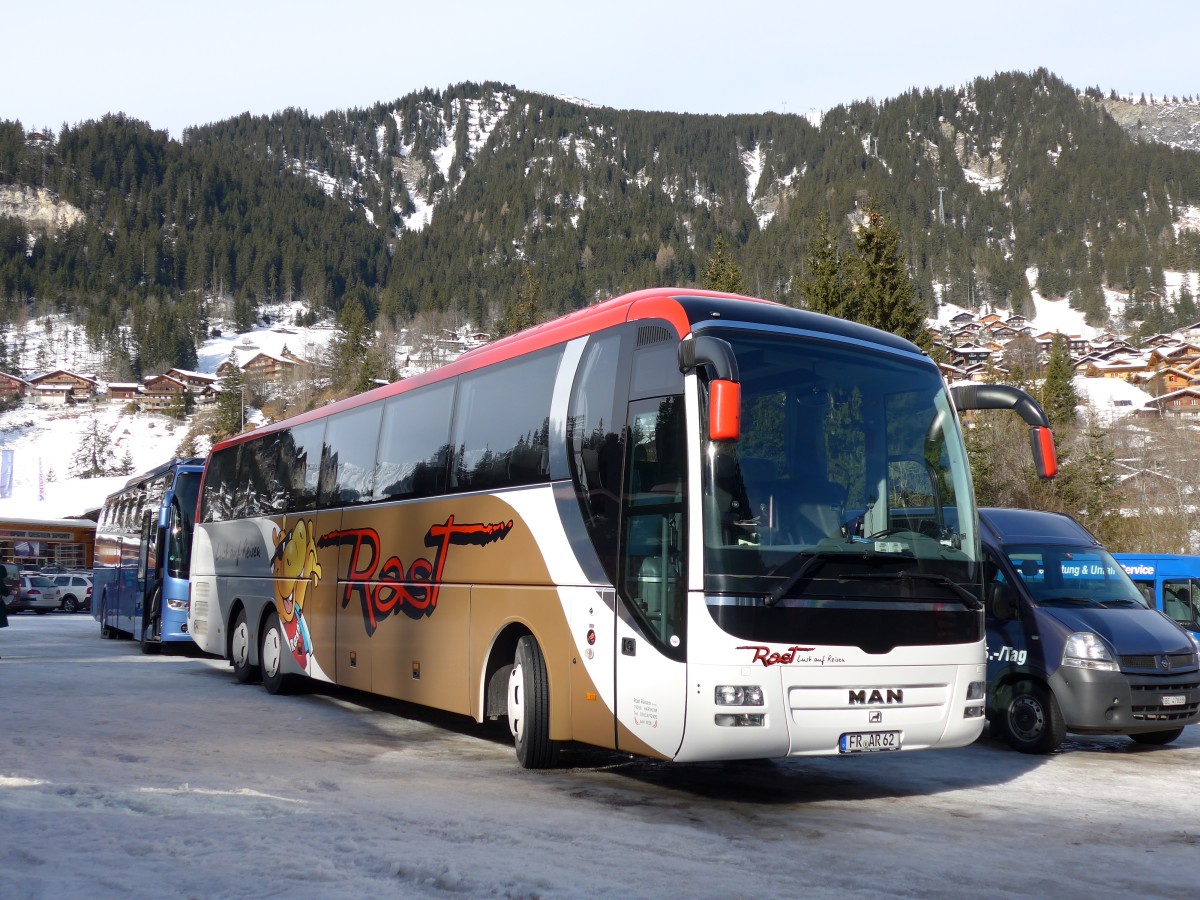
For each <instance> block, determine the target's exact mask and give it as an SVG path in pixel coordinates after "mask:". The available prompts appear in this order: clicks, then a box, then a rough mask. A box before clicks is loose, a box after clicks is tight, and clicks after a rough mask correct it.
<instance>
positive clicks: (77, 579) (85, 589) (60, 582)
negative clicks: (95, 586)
mask: <svg viewBox="0 0 1200 900" xmlns="http://www.w3.org/2000/svg"><path fill="white" fill-rule="evenodd" d="M47 577H48V578H49V579H50V580H51V581H53V582H54V583H55V584H56V585H57V586H58V587H60V588H62V601H61V605H60V606H59V608H60V609H61V610H62V611H63V612H69V613H73V612H85V611H87V610H89V609H91V608H92V573H91V572H63V573H62V574H60V575H48V576H47Z"/></svg>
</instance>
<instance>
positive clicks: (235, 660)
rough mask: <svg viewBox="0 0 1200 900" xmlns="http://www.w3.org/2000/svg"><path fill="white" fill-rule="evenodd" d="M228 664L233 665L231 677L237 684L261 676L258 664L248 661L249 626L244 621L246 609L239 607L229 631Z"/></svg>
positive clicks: (253, 680)
mask: <svg viewBox="0 0 1200 900" xmlns="http://www.w3.org/2000/svg"><path fill="white" fill-rule="evenodd" d="M229 664H230V665H231V666H233V677H234V679H236V681H237V683H238V684H251V683H252V682H255V681H258V679H259V678H260V677H262V676H261V674H260V672H259V668H258V666H255V665H251V663H250V626H249V625H248V624H247V623H246V610H244V609H239V610H238V614H237V618H236V619H234V620H233V628H232V629H231V630H230V632H229Z"/></svg>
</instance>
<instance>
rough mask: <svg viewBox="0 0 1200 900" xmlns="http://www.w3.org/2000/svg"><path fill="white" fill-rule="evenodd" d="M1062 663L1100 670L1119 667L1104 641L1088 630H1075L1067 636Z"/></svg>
mask: <svg viewBox="0 0 1200 900" xmlns="http://www.w3.org/2000/svg"><path fill="white" fill-rule="evenodd" d="M1062 664H1063V665H1064V666H1074V667H1075V668H1076V669H1095V670H1097V671H1101V672H1116V671H1117V670H1118V668H1119V667H1118V666H1117V661H1116V660H1115V659H1113V655H1112V652H1111V651H1110V650H1109V649H1108V647H1107V645H1105V643H1104V641H1102V640H1100V638H1099V637H1097V636H1096V635H1094V634H1092V632H1090V631H1077V632H1075V633H1074V634H1073V635H1071V636H1070V637H1069V638H1067V645H1066V646H1065V647H1064V648H1063V658H1062Z"/></svg>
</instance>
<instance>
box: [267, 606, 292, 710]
mask: <svg viewBox="0 0 1200 900" xmlns="http://www.w3.org/2000/svg"><path fill="white" fill-rule="evenodd" d="M286 657H287V636H286V635H285V634H284V633H283V626H282V625H280V624H279V616H278V615H277V614H276V613H275V612H271V613H270V614H269V615H268V616H267V620H266V622H265V623H264V624H263V630H262V635H260V643H259V645H258V661H259V663H260V664H261V667H262V680H263V687H265V688H266V689H267V691H268V692H269V693H272V694H290V693H291V692H292V691H294V690H295V689H296V676H295V675H289V674H287V673H285V672H284V671H283V664H284V660H285V658H286Z"/></svg>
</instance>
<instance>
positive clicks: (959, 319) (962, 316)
mask: <svg viewBox="0 0 1200 900" xmlns="http://www.w3.org/2000/svg"><path fill="white" fill-rule="evenodd" d="M974 321H975V317H974V316H973V315H971V314H970V313H969V312H960V313H959V314H958V315H956V316H955V317H954V318H952V319H951V320H950V324H952V325H966V324H967V323H968V322H974Z"/></svg>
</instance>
